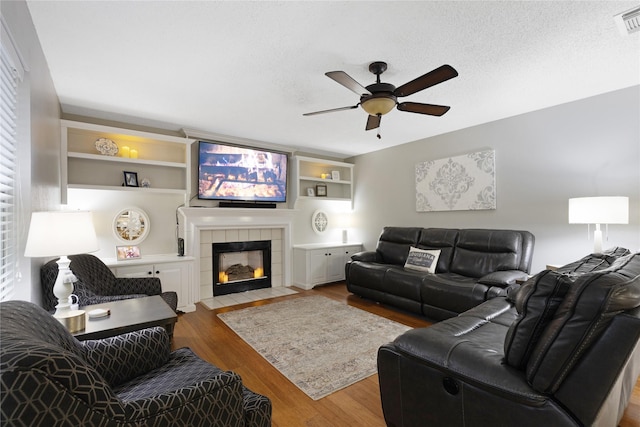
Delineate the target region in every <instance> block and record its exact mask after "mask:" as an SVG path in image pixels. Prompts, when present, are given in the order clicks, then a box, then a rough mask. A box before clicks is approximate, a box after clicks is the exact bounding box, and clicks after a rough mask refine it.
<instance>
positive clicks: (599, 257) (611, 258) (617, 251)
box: [556, 247, 631, 273]
mask: <svg viewBox="0 0 640 427" xmlns="http://www.w3.org/2000/svg"><path fill="white" fill-rule="evenodd" d="M630 253H631V251H629V249H625V248H620V247H614V248H611V249H607V250H606V251H604V252H602V253H599V254H590V255H587V256H585V257H583V258H581V259H579V260H578V261H574V262H572V263H569V264H567V265H563V266H562V267H560V268H558V269H557V270H556V271H558V272H560V273H590V272H592V271H598V270H604V269H605V268H609V267H611V265H612V264H613V263H614V262H615V261H616V260H617V259H618V258H620V257H623V256H625V255H629V254H630Z"/></svg>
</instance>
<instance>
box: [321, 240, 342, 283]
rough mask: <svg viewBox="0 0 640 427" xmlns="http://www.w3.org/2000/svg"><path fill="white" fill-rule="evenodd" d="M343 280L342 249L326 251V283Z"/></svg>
mask: <svg viewBox="0 0 640 427" xmlns="http://www.w3.org/2000/svg"><path fill="white" fill-rule="evenodd" d="M339 280H344V249H343V248H328V249H327V278H326V281H325V282H326V283H329V282H337V281H339Z"/></svg>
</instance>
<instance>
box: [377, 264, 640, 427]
mask: <svg viewBox="0 0 640 427" xmlns="http://www.w3.org/2000/svg"><path fill="white" fill-rule="evenodd" d="M616 255H617V254H615V253H613V254H611V253H610V254H601V255H595V254H594V255H591V256H588V257H585V258H584V259H582V260H580V261H578V262H576V263H572V264H569V265H568V266H565V267H563V268H561V269H560V270H557V271H549V270H545V271H543V272H541V273H539V274H538V275H536V276H535V277H533V278H532V279H530V280H528V281H527V282H526V283H525V284H524V285H523V286H522V287H521V289H519V290H518V291H516V292H515V295H512V296H510V297H508V298H505V297H498V298H494V299H492V300H490V301H487V302H485V303H483V304H481V305H479V306H477V307H475V308H473V309H471V310H469V311H467V312H465V313H463V314H461V315H459V316H457V317H455V318H451V319H447V320H444V321H442V322H440V323H437V324H435V325H433V326H430V327H427V328H418V329H414V330H411V331H408V332H406V333H404V334H402V335H400V336H399V337H398V338H397V339H396V340H395V341H394V342H393V343H390V344H387V345H384V346H382V347H381V348H380V349H379V351H378V374H379V380H380V393H381V399H382V407H383V411H384V417H385V420H386V422H387V425H388V426H389V427H417V426H421V427H424V426H448V427H456V426H465V427H472V426H473V427H477V426H480V427H482V426H491V427H495V426H516V425H517V426H525V427H526V426H535V427H538V426H554V427H560V426H610V427H612V426H616V425H618V422H619V421H620V419H621V418H622V416H623V414H624V410H625V408H626V406H627V403H628V401H629V398H630V396H631V392H632V391H633V388H634V385H635V384H636V381H637V378H638V375H639V373H640V344H639V340H640V307H639V306H640V253H636V254H629V255H626V256H622V257H617V256H616Z"/></svg>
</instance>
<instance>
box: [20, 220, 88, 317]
mask: <svg viewBox="0 0 640 427" xmlns="http://www.w3.org/2000/svg"><path fill="white" fill-rule="evenodd" d="M98 249H99V247H98V238H97V237H96V231H95V229H94V227H93V219H92V215H91V212H83V211H56V212H33V213H32V214H31V225H30V226H29V235H28V237H27V246H26V248H25V251H24V255H25V256H27V257H32V258H35V257H60V259H59V260H58V261H57V264H58V277H57V278H56V282H55V284H54V286H53V294H54V295H55V296H56V298H57V299H58V305H56V312H55V313H54V317H62V316H64V315H65V312H68V311H69V310H70V304H69V296H70V295H71V294H72V293H73V282H75V281H76V278H75V276H74V275H73V273H72V272H71V269H69V264H70V263H71V261H70V260H69V258H67V255H76V254H83V253H87V252H95V251H97V250H98Z"/></svg>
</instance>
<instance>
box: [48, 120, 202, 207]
mask: <svg viewBox="0 0 640 427" xmlns="http://www.w3.org/2000/svg"><path fill="white" fill-rule="evenodd" d="M61 132H62V135H61V149H62V155H61V157H60V158H61V168H60V171H61V177H62V183H63V185H62V195H61V196H62V197H61V199H62V203H66V200H67V189H73V188H78V189H88V190H111V191H144V192H147V193H156V194H182V195H184V197H185V199H186V198H187V195H188V194H189V192H190V179H189V169H190V149H189V145H190V144H191V142H193V141H192V140H190V139H188V138H181V137H175V136H169V135H161V134H156V133H149V132H142V131H136V130H130V129H122V128H116V127H111V126H104V125H97V124H92V123H84V122H75V121H69V120H62V121H61ZM99 138H107V139H110V140H112V141H113V142H114V143H115V144H116V145H117V146H118V149H119V152H118V154H116V155H114V156H109V155H104V154H101V153H100V152H98V150H97V149H96V147H95V142H96V140H98V139H99ZM124 146H126V147H129V148H130V149H135V150H137V152H138V158H129V157H122V151H121V150H122V147H124ZM124 171H128V172H135V173H136V174H137V176H138V183H139V184H140V186H139V187H127V186H124V185H123V183H124V174H123V172H124ZM143 179H148V180H149V182H150V183H151V184H150V186H149V187H142V186H141V184H142V180H143Z"/></svg>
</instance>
